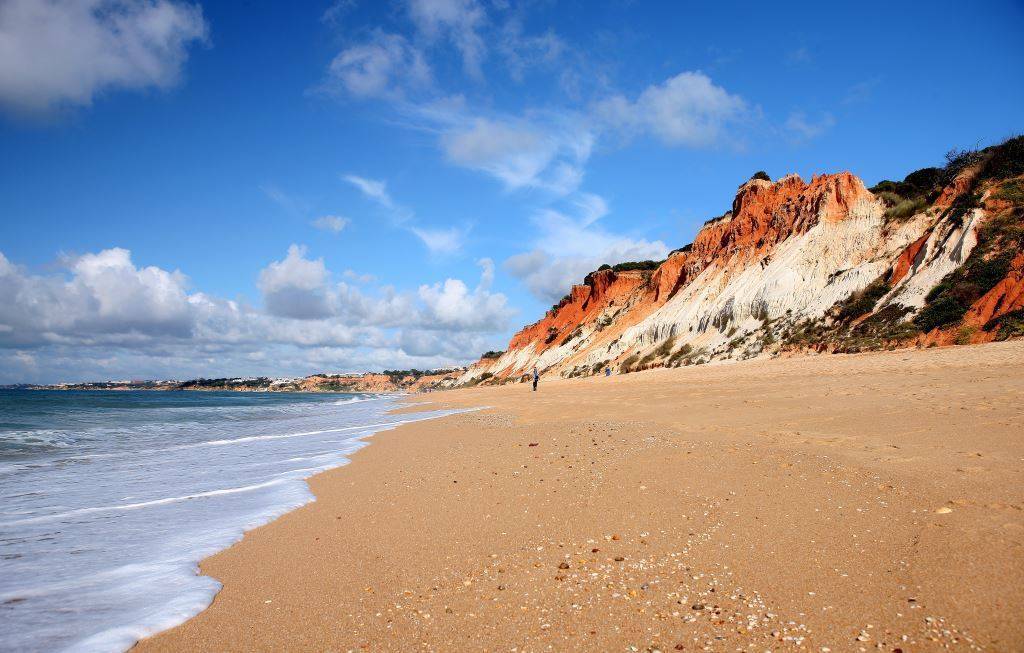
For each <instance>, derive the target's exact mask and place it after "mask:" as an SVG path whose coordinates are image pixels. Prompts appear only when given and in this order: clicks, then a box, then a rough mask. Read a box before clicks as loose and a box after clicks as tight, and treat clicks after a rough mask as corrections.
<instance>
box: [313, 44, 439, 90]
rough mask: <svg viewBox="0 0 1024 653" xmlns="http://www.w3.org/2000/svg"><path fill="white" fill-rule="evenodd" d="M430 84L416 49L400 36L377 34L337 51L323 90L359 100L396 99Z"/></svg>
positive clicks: (424, 63)
mask: <svg viewBox="0 0 1024 653" xmlns="http://www.w3.org/2000/svg"><path fill="white" fill-rule="evenodd" d="M430 81H431V71H430V66H429V65H428V64H427V62H426V59H424V57H423V53H422V52H420V50H419V49H418V48H416V47H414V46H413V45H411V44H410V43H409V42H408V41H407V40H406V39H405V37H403V36H401V35H398V34H385V33H381V32H378V33H377V34H375V35H374V36H373V38H372V39H371V40H369V41H367V42H365V43H360V44H358V45H353V46H350V47H348V48H346V49H344V50H342V51H341V52H339V53H338V54H337V56H335V57H334V59H333V60H332V61H331V63H330V65H329V66H328V68H327V79H326V80H325V81H324V83H323V85H322V88H323V89H325V90H327V91H332V92H337V91H341V90H344V91H346V92H348V93H350V94H351V95H353V96H355V97H360V98H398V97H401V96H403V95H404V94H405V93H407V92H408V91H410V90H417V89H423V88H426V87H428V86H429V85H430Z"/></svg>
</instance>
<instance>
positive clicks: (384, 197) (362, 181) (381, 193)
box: [341, 175, 395, 209]
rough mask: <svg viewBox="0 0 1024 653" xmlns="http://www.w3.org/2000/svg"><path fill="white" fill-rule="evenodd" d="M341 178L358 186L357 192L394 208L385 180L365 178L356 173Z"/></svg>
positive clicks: (388, 207) (389, 207)
mask: <svg viewBox="0 0 1024 653" xmlns="http://www.w3.org/2000/svg"><path fill="white" fill-rule="evenodd" d="M341 178H342V179H343V180H344V181H347V182H348V183H350V184H352V185H353V186H355V187H356V188H358V189H359V192H361V193H362V194H363V195H366V196H367V197H369V198H370V199H372V200H373V201H375V202H377V203H378V204H380V205H381V206H383V207H384V208H386V209H394V208H395V203H394V202H392V201H391V196H390V195H388V186H387V183H386V182H383V181H380V180H377V179H367V178H366V177H360V176H358V175H342V176H341Z"/></svg>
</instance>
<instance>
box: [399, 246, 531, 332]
mask: <svg viewBox="0 0 1024 653" xmlns="http://www.w3.org/2000/svg"><path fill="white" fill-rule="evenodd" d="M477 264H478V265H479V266H480V268H481V274H480V283H479V284H478V285H477V287H476V288H475V289H474V290H472V291H470V290H469V288H468V287H467V286H466V284H465V283H463V282H462V281H461V280H459V279H447V280H445V281H444V283H435V284H433V285H431V286H427V285H424V286H420V289H419V298H420V300H421V301H422V302H423V304H424V305H425V307H426V319H425V323H426V324H431V325H434V324H436V325H440V326H441V327H443V328H450V329H455V330H465V331H497V330H500V329H501V328H502V326H503V325H504V324H505V323H506V322H507V321H508V319H509V318H510V317H511V315H512V311H511V309H510V308H509V307H508V305H507V300H506V298H505V295H503V294H501V293H492V292H491V291H490V286H491V283H492V282H493V281H494V262H493V261H492V260H491V259H489V258H484V259H480V260H479V261H477Z"/></svg>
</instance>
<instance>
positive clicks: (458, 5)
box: [409, 0, 487, 77]
mask: <svg viewBox="0 0 1024 653" xmlns="http://www.w3.org/2000/svg"><path fill="white" fill-rule="evenodd" d="M409 16H410V17H411V18H412V20H413V22H414V23H415V24H416V27H417V29H418V30H419V32H420V34H422V35H423V36H424V37H426V38H427V39H428V40H430V41H434V40H436V39H438V38H447V39H449V40H450V41H451V42H452V44H453V45H454V46H455V47H456V48H457V49H458V50H459V52H460V53H461V54H462V65H463V68H464V70H465V71H466V74H468V75H471V76H473V77H480V76H481V70H480V66H481V64H482V62H483V59H484V57H485V56H486V53H487V48H486V46H485V45H484V40H483V38H482V37H481V36H480V34H479V33H478V30H479V29H480V28H481V27H482V26H483V23H484V22H485V21H486V14H485V13H484V10H483V7H481V6H480V4H479V3H478V2H476V0H409Z"/></svg>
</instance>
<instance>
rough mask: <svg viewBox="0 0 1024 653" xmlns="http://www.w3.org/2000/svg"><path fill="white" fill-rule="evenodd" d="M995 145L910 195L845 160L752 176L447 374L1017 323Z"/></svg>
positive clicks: (1008, 217) (870, 339) (557, 368)
mask: <svg viewBox="0 0 1024 653" xmlns="http://www.w3.org/2000/svg"><path fill="white" fill-rule="evenodd" d="M1015 140H1018V141H1019V139H1015ZM1008 143H1013V141H1010V142H1008ZM999 147H1007V144H1004V145H1003V146H999ZM1017 147H1018V154H1016V155H1013V156H1019V147H1020V143H1018V144H1017ZM999 152H1000V150H999V149H998V148H989V150H985V151H983V152H981V153H972V156H971V158H970V159H969V160H968V161H967V162H966V163H964V161H960V162H959V163H958V162H951V164H950V166H949V167H947V169H945V170H944V171H940V170H938V169H928V170H925V171H919V172H917V173H912V174H911V175H908V177H907V180H905V182H886V183H887V184H889V186H885V187H886V188H890V187H892V188H896V189H897V190H900V191H901V192H903V193H905V194H908V195H914V196H913V197H907V198H904V197H901V196H900V195H899V194H897V193H894V192H883V191H881V190H879V187H882V186H884V184H880V185H879V187H876V188H875V190H876V192H877V194H876V193H873V192H872V191H870V190H868V189H867V188H865V186H864V184H863V182H862V181H861V180H860V179H858V178H857V177H856V176H854V175H852V174H850V173H848V172H843V173H838V174H829V175H822V176H816V177H814V178H813V179H811V181H810V182H809V183H808V182H805V181H803V180H802V179H801V178H800V177H798V176H796V175H789V176H786V177H783V178H781V179H779V180H777V181H775V182H770V181H766V180H762V179H752V180H750V181H748V182H746V183H744V184H743V185H742V186H740V187H739V189H738V191H737V194H736V197H735V199H734V200H733V204H732V209H731V210H730V211H729V212H727V213H726V214H725V215H723V216H721V217H719V218H715V219H712V220H709V221H708V222H707V223H705V225H704V226H703V227H702V228H701V229H700V231H699V232H698V233H697V235H696V237H695V239H694V242H693V243H692V244H691V245H688V246H686V247H684V248H682V249H680V250H677V251H675V252H673V253H672V254H671V255H670V256H669V257H668V259H667V260H665V261H664V262H662V263H661V264H660V266H659V267H657V269H654V270H633V271H622V272H616V271H615V270H611V269H607V270H601V271H598V272H593V273H591V274H590V275H588V276H587V277H586V279H585V280H584V283H583V284H581V285H577V286H574V287H573V288H572V289H571V291H570V292H569V294H568V295H567V296H566V298H565V299H563V300H562V302H560V303H559V304H558V305H557V306H555V307H554V308H553V309H552V310H550V311H548V312H547V314H546V315H545V316H544V317H543V318H542V319H541V320H539V321H538V322H536V323H534V324H531V325H529V326H527V327H525V328H524V329H523V330H522V331H520V332H519V333H517V334H516V335H515V336H514V337H513V338H512V340H511V342H510V343H509V346H508V349H507V350H506V351H505V352H504V353H502V354H501V355H500V356H496V357H495V356H492V357H489V358H486V359H481V360H480V361H479V362H478V363H476V364H475V365H473V366H471V367H470V368H469V369H468V370H467V371H466V372H465V373H464V374H463V375H462V376H461V377H460V378H459V380H458V382H459V383H462V384H467V383H480V382H484V383H501V382H508V381H513V380H519V379H520V378H522V377H523V376H524V375H525V374H527V373H528V372H529V371H530V370H531V369H532V368H533V367H534V366H537V367H538V368H539V369H540V370H541V371H542V373H544V374H547V375H550V374H555V375H560V376H585V375H590V374H596V373H600V372H601V371H602V370H603V369H604V368H605V367H612V368H614V369H616V370H617V371H631V370H635V369H644V368H647V367H654V366H666V365H667V366H674V365H682V364H692V363H704V362H710V361H714V360H724V359H741V358H749V357H754V356H764V355H778V354H780V353H785V352H789V351H798V350H806V349H813V350H818V351H857V350H860V349H866V348H881V347H893V346H899V345H904V346H905V345H913V344H918V345H919V346H927V345H930V344H932V343H938V344H947V343H950V342H981V341H985V340H991V339H994V338H999V337H1011V336H1014V335H1017V333H1016V332H1015V329H1019V328H1020V327H1019V325H1020V324H1022V323H1024V318H1021V319H1018V314H1020V313H1021V309H1022V307H1024V282H1022V275H1024V254H1022V253H1021V252H1020V249H1021V229H1022V226H1021V225H1022V224H1024V219H1022V218H1024V206H1022V205H1024V177H1022V176H1021V174H1020V173H1019V172H1018V173H1017V174H1015V175H1007V174H1006V170H1005V168H1006V166H1001V167H1000V171H1001V172H1000V174H992V168H993V167H996V166H995V164H990V161H991V160H995V159H998V156H999ZM1003 158H1004V159H1005V158H1006V157H1005V156H1004V157H1003ZM954 164H958V165H956V167H954ZM933 170H934V173H930V174H931V175H932V176H934V177H935V179H936V181H935V182H934V183H932V185H931V186H930V187H928V188H923V189H920V188H917V187H916V186H914V185H913V184H908V183H907V182H908V181H914V182H916V183H918V185H920V181H919V179H920V178H922V177H926V178H929V179H931V177H930V176H929V175H923V174H922V173H925V172H929V171H933ZM1009 170H1010V172H1013V171H1015V170H1016V168H1013V167H1012V166H1010V167H1009ZM915 175H916V177H915ZM943 175H945V176H943ZM916 193H920V194H919V195H916ZM907 206H909V207H910V210H907V209H906V208H905V207H907ZM979 243H980V244H979ZM972 254H973V256H972ZM993 275H995V277H998V278H993ZM954 318H955V319H954ZM1015 325H1016V326H1015Z"/></svg>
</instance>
